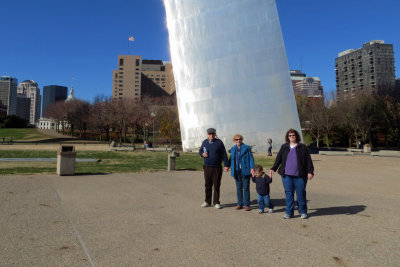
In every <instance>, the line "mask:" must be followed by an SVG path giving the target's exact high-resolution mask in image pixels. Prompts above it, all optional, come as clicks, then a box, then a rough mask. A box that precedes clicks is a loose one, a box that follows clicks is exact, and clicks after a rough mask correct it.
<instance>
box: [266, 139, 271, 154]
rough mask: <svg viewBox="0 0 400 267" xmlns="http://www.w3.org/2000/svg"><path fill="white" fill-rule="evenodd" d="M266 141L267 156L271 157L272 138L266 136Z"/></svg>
mask: <svg viewBox="0 0 400 267" xmlns="http://www.w3.org/2000/svg"><path fill="white" fill-rule="evenodd" d="M267 142H268V156H269V157H271V156H272V139H271V138H268V139H267Z"/></svg>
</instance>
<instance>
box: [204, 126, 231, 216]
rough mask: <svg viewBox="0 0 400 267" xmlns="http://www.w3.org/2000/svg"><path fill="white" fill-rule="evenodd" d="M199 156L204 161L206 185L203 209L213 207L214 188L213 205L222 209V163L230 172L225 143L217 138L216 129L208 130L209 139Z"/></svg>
mask: <svg viewBox="0 0 400 267" xmlns="http://www.w3.org/2000/svg"><path fill="white" fill-rule="evenodd" d="M199 155H200V157H202V158H203V159H204V164H203V169H204V183H205V185H204V186H205V201H204V203H203V204H202V205H201V207H203V208H206V207H210V206H211V199H212V195H213V188H214V198H213V200H212V204H213V205H214V207H215V208H216V209H220V208H221V205H220V201H219V196H220V187H221V178H222V166H221V163H222V161H223V162H224V167H225V168H224V169H225V171H228V167H227V166H228V156H227V154H226V150H225V146H224V143H223V142H222V141H221V140H220V139H218V138H217V134H216V130H215V129H214V128H209V129H207V139H205V140H204V141H203V143H202V144H201V146H200V150H199Z"/></svg>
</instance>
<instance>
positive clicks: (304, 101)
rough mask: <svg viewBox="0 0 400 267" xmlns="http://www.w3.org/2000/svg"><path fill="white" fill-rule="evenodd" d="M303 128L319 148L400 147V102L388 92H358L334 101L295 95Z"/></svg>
mask: <svg viewBox="0 0 400 267" xmlns="http://www.w3.org/2000/svg"><path fill="white" fill-rule="evenodd" d="M296 102H297V108H298V112H299V118H300V123H301V127H302V128H303V129H304V132H305V133H307V134H309V135H310V136H311V137H312V139H313V142H314V144H315V146H316V147H320V146H327V147H332V146H335V147H354V146H357V145H358V144H371V145H372V146H374V147H377V146H380V147H400V102H399V101H398V100H397V98H395V97H392V96H389V95H377V94H357V95H356V97H355V98H354V99H348V100H345V101H335V100H333V101H331V102H330V103H329V104H328V105H326V104H325V103H324V100H323V98H308V97H304V96H301V95H296Z"/></svg>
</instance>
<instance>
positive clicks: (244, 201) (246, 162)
mask: <svg viewBox="0 0 400 267" xmlns="http://www.w3.org/2000/svg"><path fill="white" fill-rule="evenodd" d="M232 141H233V142H235V145H234V146H233V147H232V148H231V149H230V150H229V151H230V153H231V156H230V159H229V165H228V167H232V169H231V176H232V177H233V178H235V182H236V195H237V201H238V202H237V206H236V209H237V210H240V209H241V208H243V206H244V209H245V210H246V211H249V210H251V209H250V177H251V176H252V175H254V170H253V168H254V158H253V153H252V152H251V147H250V146H249V145H246V144H244V143H243V136H242V135H241V134H235V136H234V137H233V139H232Z"/></svg>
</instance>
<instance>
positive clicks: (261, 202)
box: [257, 194, 274, 211]
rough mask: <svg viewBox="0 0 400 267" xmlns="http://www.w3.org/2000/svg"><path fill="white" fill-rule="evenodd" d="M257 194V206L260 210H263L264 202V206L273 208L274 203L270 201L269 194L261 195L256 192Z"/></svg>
mask: <svg viewBox="0 0 400 267" xmlns="http://www.w3.org/2000/svg"><path fill="white" fill-rule="evenodd" d="M257 195H258V208H259V209H260V210H262V211H264V203H265V206H267V207H268V208H269V209H273V208H274V205H273V204H272V201H271V199H270V198H269V195H264V196H262V195H260V194H257Z"/></svg>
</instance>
